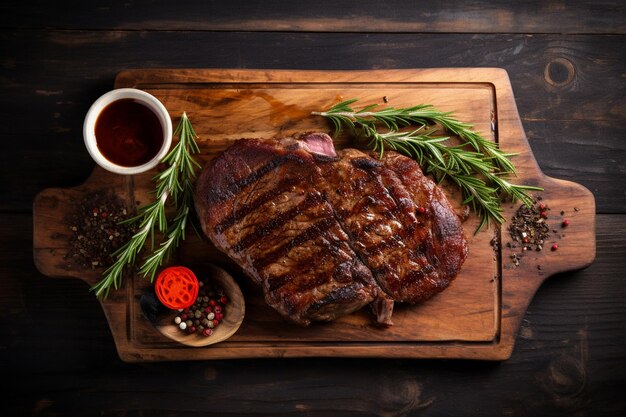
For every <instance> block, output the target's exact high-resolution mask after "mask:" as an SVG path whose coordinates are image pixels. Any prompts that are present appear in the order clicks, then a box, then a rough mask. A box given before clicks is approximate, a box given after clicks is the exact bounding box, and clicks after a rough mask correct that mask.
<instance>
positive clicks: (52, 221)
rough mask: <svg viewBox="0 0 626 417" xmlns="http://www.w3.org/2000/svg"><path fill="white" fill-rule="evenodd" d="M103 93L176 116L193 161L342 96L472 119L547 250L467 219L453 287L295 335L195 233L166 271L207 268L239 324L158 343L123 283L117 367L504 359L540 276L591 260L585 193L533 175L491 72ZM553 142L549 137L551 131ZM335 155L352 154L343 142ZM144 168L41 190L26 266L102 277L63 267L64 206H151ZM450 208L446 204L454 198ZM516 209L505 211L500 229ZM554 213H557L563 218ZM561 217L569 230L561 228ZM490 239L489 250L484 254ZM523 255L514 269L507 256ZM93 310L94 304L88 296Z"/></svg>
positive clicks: (226, 75) (253, 81)
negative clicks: (233, 287) (538, 225)
mask: <svg viewBox="0 0 626 417" xmlns="http://www.w3.org/2000/svg"><path fill="white" fill-rule="evenodd" d="M115 87H116V88H119V87H135V88H140V89H143V90H145V91H148V92H149V93H151V94H153V95H155V96H156V97H158V98H159V99H160V100H161V101H162V102H163V104H164V105H165V107H166V108H167V109H168V111H169V112H170V115H171V117H172V120H173V122H174V124H176V123H177V122H178V119H179V117H180V115H181V114H182V112H183V111H186V112H187V114H188V116H189V118H190V120H191V121H192V123H193V125H194V127H195V129H196V132H197V133H198V135H199V137H200V139H199V142H200V147H201V151H202V155H201V157H200V159H201V162H202V163H206V162H207V161H209V160H210V159H212V158H213V157H215V156H216V155H217V154H218V153H219V152H221V151H223V150H224V149H225V148H226V147H228V146H229V144H230V143H231V142H232V141H233V140H235V139H239V138H242V137H260V138H270V137H273V136H282V135H290V134H293V133H298V132H303V131H308V130H321V131H327V132H330V130H331V126H330V125H329V124H328V121H327V120H325V119H323V118H321V117H317V116H311V114H310V113H311V112H312V111H315V110H321V109H326V108H328V107H329V106H330V105H332V104H335V103H337V102H338V101H340V100H345V99H349V98H360V99H361V100H360V104H363V105H365V104H370V103H378V104H381V105H385V103H386V102H388V105H392V106H395V107H401V106H409V105H415V104H420V103H428V104H433V105H434V106H436V107H437V108H438V109H440V110H446V111H454V112H455V115H456V117H457V118H458V119H460V120H463V121H467V122H470V123H473V124H474V126H475V128H476V129H477V130H479V131H480V132H482V133H483V134H484V135H485V136H486V137H488V138H491V139H492V140H494V141H497V142H498V143H500V145H501V147H502V148H503V149H504V150H505V151H507V152H517V153H519V155H518V156H516V157H515V159H514V162H515V164H516V166H517V168H518V178H516V179H515V181H516V182H518V183H524V184H531V185H537V186H541V187H543V188H545V192H544V193H542V196H543V202H544V203H546V204H547V205H549V206H550V207H551V211H550V213H549V218H548V220H547V221H548V223H549V224H550V225H551V229H554V231H555V232H551V233H552V235H551V240H550V241H549V242H548V244H547V245H546V246H548V247H549V245H551V244H552V242H557V243H558V245H559V249H558V250H557V251H550V250H548V249H547V248H546V250H543V251H540V252H535V251H532V252H524V253H523V254H522V252H521V249H520V248H519V247H518V248H508V247H507V245H506V243H507V242H509V241H510V237H509V234H508V232H507V229H506V224H505V225H504V226H502V227H494V226H492V228H491V229H489V230H484V231H482V232H480V233H479V234H477V235H473V232H474V229H475V227H476V221H477V219H476V218H474V217H470V219H469V220H468V221H466V223H465V228H466V233H467V236H468V238H469V241H470V249H469V256H468V259H467V261H466V262H465V265H464V266H463V269H462V271H461V273H460V274H459V276H458V277H457V278H456V280H455V281H454V282H453V283H452V285H451V286H450V287H449V288H448V289H446V290H445V291H444V292H442V293H441V294H439V295H437V296H435V297H434V298H432V299H431V300H429V301H427V302H425V303H423V304H420V305H416V306H397V307H396V311H395V312H394V316H393V319H394V322H395V325H394V326H393V327H391V328H387V329H381V328H378V327H376V326H373V325H372V319H371V316H370V313H369V312H368V311H366V310H365V309H364V310H363V311H359V312H357V313H354V314H351V315H349V316H346V317H343V318H341V319H338V320H336V321H334V322H332V323H315V324H313V325H311V326H310V327H308V328H300V327H297V326H296V325H293V324H290V323H287V322H285V321H284V320H283V319H282V318H281V317H280V316H279V315H278V314H277V313H276V312H274V311H273V310H272V309H271V308H269V307H268V306H267V305H266V304H265V302H264V301H263V298H262V295H261V293H260V291H259V289H257V288H256V287H254V286H252V285H251V284H250V283H249V281H248V279H247V278H246V277H245V276H244V275H243V274H242V273H241V271H240V270H239V268H238V267H237V266H236V265H234V264H232V263H231V262H229V261H228V260H227V258H226V256H225V255H223V254H221V253H219V252H218V251H217V250H216V249H215V248H214V247H213V246H212V245H211V244H210V243H208V242H207V240H206V239H201V238H199V237H198V236H195V235H194V234H193V233H189V234H188V238H187V240H186V241H185V242H184V244H183V246H182V247H181V248H180V250H179V251H178V254H177V259H176V260H174V262H175V263H178V264H188V263H198V262H214V263H216V264H218V265H221V266H223V267H224V268H225V269H227V270H228V271H229V272H231V273H232V274H233V275H234V276H235V277H236V278H237V279H238V281H239V283H240V286H241V287H242V290H243V292H244V296H245V298H246V317H245V319H244V322H243V324H242V326H241V328H240V329H239V331H238V332H237V333H236V334H235V335H234V336H233V337H231V338H230V339H228V340H227V341H224V342H221V343H218V344H215V345H212V346H209V347H205V348H193V347H186V346H183V345H181V344H178V343H176V342H174V341H171V340H169V339H166V338H165V337H164V336H162V335H161V334H160V333H159V332H157V330H156V329H155V328H154V327H153V326H152V325H151V324H150V323H149V322H148V321H147V320H146V319H145V318H144V317H143V315H142V312H141V310H140V308H139V297H140V295H141V294H142V293H143V292H144V291H145V290H146V289H147V288H148V287H149V285H150V284H149V282H147V281H146V280H145V279H143V278H141V277H130V278H128V279H126V280H125V286H124V288H122V289H120V290H118V291H116V292H112V294H111V295H110V296H109V298H108V299H107V300H106V301H101V304H102V308H103V309H104V312H105V314H106V317H107V319H108V321H109V325H110V328H111V331H112V334H113V337H114V339H115V343H116V346H117V349H118V352H119V355H120V357H121V358H122V359H123V360H124V361H129V362H140V361H166V360H201V359H228V358H248V357H283V356H289V357H297V356H299V357H302V356H318V357H319V356H325V357H338V356H343V357H394V358H468V359H485V360H504V359H507V358H508V357H509V356H510V355H511V352H512V350H513V346H514V342H515V338H516V334H517V331H518V328H519V324H520V320H521V319H522V317H523V315H524V312H525V309H526V307H527V306H528V304H529V302H530V300H531V298H532V296H533V295H534V293H535V291H536V290H537V288H538V287H539V286H540V285H541V283H542V282H543V281H544V280H545V279H546V278H547V277H549V276H550V275H553V274H555V273H558V272H563V271H568V270H572V269H578V268H583V267H586V266H588V265H590V264H591V262H593V259H594V257H595V202H594V198H593V196H592V194H591V193H590V192H589V191H588V190H587V189H585V188H584V187H582V186H580V185H578V184H574V183H571V182H567V181H562V180H558V179H554V178H550V177H547V176H545V175H543V174H542V172H541V171H540V169H539V167H538V165H537V163H536V161H535V158H534V157H533V155H532V152H531V149H530V147H529V144H528V141H527V139H526V136H525V134H524V130H523V128H522V125H521V122H520V118H519V115H518V112H517V108H516V105H515V100H514V96H513V91H512V89H511V85H510V82H509V78H508V75H507V73H506V72H505V71H504V70H502V69H497V68H458V69H425V70H389V71H388V70H384V71H382V70H381V71H288V70H284V71H276V70H268V71H262V70H222V69H209V70H203V69H189V70H180V69H177V70H129V71H124V72H122V73H120V74H119V75H118V76H117V78H116V82H115ZM555 134H559V132H555ZM336 144H337V147H346V146H354V144H351V143H350V139H349V138H348V137H347V136H340V137H338V138H336ZM155 173H156V171H154V172H149V173H146V174H143V175H138V176H134V177H130V176H129V177H124V176H118V175H115V174H111V173H109V172H106V171H104V170H101V169H100V168H96V169H95V170H94V172H93V174H92V175H91V176H90V177H89V178H88V179H87V181H86V182H85V183H84V184H82V185H80V186H78V187H75V188H69V189H61V188H53V189H46V190H44V191H42V192H41V193H40V194H39V195H38V196H37V197H36V199H35V201H34V258H35V263H36V265H37V267H38V268H39V270H40V271H41V272H42V273H43V274H45V275H48V276H50V277H59V278H60V277H73V278H79V279H82V280H84V281H85V282H87V283H88V284H89V285H93V284H94V283H96V282H97V281H98V279H99V277H100V274H101V272H102V271H101V270H79V269H76V268H73V267H71V265H68V262H67V261H66V260H65V259H64V256H65V254H66V253H67V247H68V242H69V238H70V236H71V231H70V230H69V229H68V226H67V224H65V222H64V218H65V217H66V216H67V214H68V213H69V212H70V211H71V210H72V205H71V201H75V200H78V199H80V197H81V196H82V195H84V194H85V193H88V192H90V191H94V190H101V191H111V192H114V193H116V194H117V195H118V196H120V197H121V198H122V199H124V200H125V201H126V202H127V203H128V204H129V206H132V205H133V204H135V202H139V203H140V204H145V203H147V202H149V201H151V195H150V194H148V193H149V191H150V190H152V189H153V183H152V180H151V178H152V176H153V175H154V174H155ZM452 198H456V197H455V196H452ZM517 207H518V204H506V205H505V206H504V214H505V217H506V218H507V219H510V218H511V217H512V215H513V214H514V212H515V210H516V209H517ZM561 212H564V213H563V214H561ZM564 217H567V218H568V219H569V220H570V221H571V225H570V226H569V227H568V228H566V229H562V228H561V226H560V223H561V221H562V219H563V218H564ZM492 243H497V244H496V245H495V248H494V246H493V245H492ZM515 253H517V254H522V260H521V261H520V264H519V266H515V265H514V264H513V263H512V262H511V255H513V254H515ZM94 302H96V299H95V298H94Z"/></svg>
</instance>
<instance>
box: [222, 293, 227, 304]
mask: <svg viewBox="0 0 626 417" xmlns="http://www.w3.org/2000/svg"><path fill="white" fill-rule="evenodd" d="M220 303H222V305H226V304H228V298H226V296H225V295H222V297H221V298H220Z"/></svg>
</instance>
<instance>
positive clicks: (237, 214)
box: [215, 178, 297, 233]
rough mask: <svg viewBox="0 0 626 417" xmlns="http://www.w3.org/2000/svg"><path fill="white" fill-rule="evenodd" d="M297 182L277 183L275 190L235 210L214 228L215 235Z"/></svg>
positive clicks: (289, 180) (284, 181)
mask: <svg viewBox="0 0 626 417" xmlns="http://www.w3.org/2000/svg"><path fill="white" fill-rule="evenodd" d="M296 183H297V181H296V180H295V179H293V178H287V179H284V180H282V181H280V182H279V183H278V185H277V186H276V188H274V189H272V190H270V191H268V192H266V193H264V194H262V195H260V196H259V197H258V198H257V199H255V200H254V201H252V202H251V203H248V204H245V205H243V206H241V207H240V208H236V209H235V210H234V211H233V212H232V213H230V214H229V215H228V216H226V217H225V218H224V220H222V222H221V223H219V224H217V225H216V226H215V233H222V232H224V231H225V230H226V229H228V228H229V227H231V226H232V225H234V224H235V222H236V221H237V219H240V218H242V217H245V216H247V215H248V214H250V213H252V212H253V211H254V210H257V209H258V208H259V207H261V206H262V205H263V204H265V203H267V202H269V201H271V200H273V199H274V198H276V197H278V196H280V195H281V194H283V193H285V192H286V191H287V189H288V188H290V187H293V186H294V185H295V184H296Z"/></svg>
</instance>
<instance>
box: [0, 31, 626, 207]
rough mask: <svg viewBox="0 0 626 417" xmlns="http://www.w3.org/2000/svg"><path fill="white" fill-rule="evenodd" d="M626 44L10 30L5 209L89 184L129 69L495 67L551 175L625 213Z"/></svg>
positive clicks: (3, 89) (4, 76) (580, 39)
mask: <svg viewBox="0 0 626 417" xmlns="http://www.w3.org/2000/svg"><path fill="white" fill-rule="evenodd" d="M625 40H626V39H625V38H624V36H602V37H598V36H557V35H554V36H546V35H536V36H522V35H469V34H450V35H409V34H394V35H384V34H383V35H368V36H363V35H357V34H299V33H286V34H285V33H255V34H251V33H202V32H168V33H154V32H123V31H122V32H97V31H96V32H77V31H69V32H66V31H16V32H3V33H2V34H0V46H1V49H2V50H3V51H4V54H3V56H2V65H0V79H1V80H2V84H0V93H2V96H3V100H2V103H1V104H0V109H1V110H2V111H1V112H0V122H1V123H2V124H3V126H7V127H8V128H7V129H4V130H3V131H2V132H0V138H2V143H3V146H4V149H5V150H6V152H1V153H0V181H1V182H2V183H3V185H5V186H4V187H3V188H2V191H0V197H1V198H0V201H1V202H0V208H1V209H3V210H29V209H30V205H31V203H32V198H33V197H34V195H35V193H36V192H37V191H39V190H40V189H42V188H46V187H51V186H70V185H76V184H78V183H80V182H81V181H82V180H84V179H85V178H86V177H87V176H88V175H89V173H90V172H91V168H92V167H93V163H92V161H91V160H90V158H89V156H88V154H87V152H86V150H85V149H84V145H83V143H82V120H83V117H84V115H85V113H86V112H87V109H88V108H89V105H90V104H91V103H92V102H93V100H95V99H96V98H97V97H98V96H99V95H100V94H102V93H104V92H106V91H107V90H109V89H111V88H112V85H113V79H114V77H115V74H116V73H117V72H118V71H121V70H124V69H128V68H146V67H166V66H167V67H214V68H220V67H222V68H235V67H239V68H296V69H354V68H361V69H372V68H420V67H445V66H448V67H459V66H478V67H480V66H496V67H503V68H505V69H506V70H507V71H508V73H509V77H510V78H511V82H512V85H513V91H514V93H515V97H516V102H517V105H518V108H519V110H520V115H521V117H522V122H523V125H524V127H525V128H526V129H527V132H528V138H529V140H530V143H531V145H532V146H533V148H535V147H536V149H537V158H538V160H539V163H540V164H541V165H542V168H543V170H544V172H545V173H546V174H547V175H553V176H556V177H565V178H567V179H571V180H573V181H575V182H579V183H582V184H584V185H586V186H587V187H588V188H590V189H591V190H593V191H594V192H595V193H596V196H597V199H598V201H597V207H598V210H599V212H624V211H625V210H626V195H625V194H624V193H623V192H621V191H622V190H623V184H620V181H619V177H620V176H622V177H623V175H624V174H625V173H626V167H625V165H624V160H626V156H625V155H624V151H623V150H624V148H623V144H622V137H623V136H624V130H625V129H626V126H625V122H624V120H625V118H624V115H625V113H626V98H625V97H626V94H624V93H625V85H624V83H623V78H622V70H623V65H622V63H623V62H624V55H625V53H626V52H625V50H624V48H623V44H624V42H625ZM285 51H288V53H285ZM76 57H80V59H77V58H76ZM564 60H566V61H564ZM567 62H570V63H571V64H572V67H570V66H569V64H567ZM548 64H551V65H548ZM546 67H549V68H548V76H547V77H548V78H546V75H545V73H546V71H545V69H546ZM572 68H573V69H574V70H573V73H572V74H573V76H572V77H571V79H570V77H569V74H570V72H568V71H571V69H572ZM563 132H565V134H564V133H563ZM561 147H567V148H566V149H568V150H566V151H562V150H560V149H559V148H561ZM571 149H576V150H577V151H576V152H572V151H571ZM559 151H561V152H559ZM578 151H580V152H578ZM544 152H548V153H547V154H545V153H544ZM16 155H28V157H27V158H20V157H17V158H16V157H15V156H16ZM544 163H545V164H546V165H545V166H543V164H544ZM599 163H600V164H601V166H599Z"/></svg>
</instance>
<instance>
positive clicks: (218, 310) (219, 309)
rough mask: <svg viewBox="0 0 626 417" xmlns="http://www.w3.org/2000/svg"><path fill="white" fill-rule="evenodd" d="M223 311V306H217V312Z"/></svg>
mask: <svg viewBox="0 0 626 417" xmlns="http://www.w3.org/2000/svg"><path fill="white" fill-rule="evenodd" d="M221 312H222V306H215V313H216V314H217V313H221Z"/></svg>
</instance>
